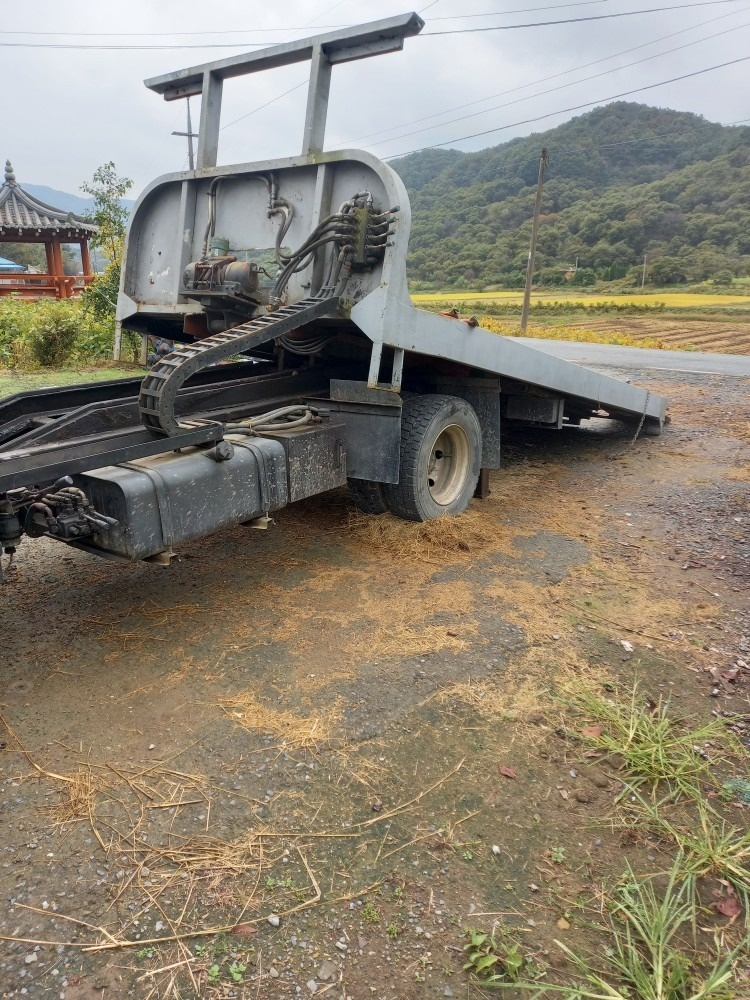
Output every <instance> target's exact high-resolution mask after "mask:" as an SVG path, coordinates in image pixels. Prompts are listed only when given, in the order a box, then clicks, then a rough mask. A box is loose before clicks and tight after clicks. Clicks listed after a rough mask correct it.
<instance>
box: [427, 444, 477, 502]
mask: <svg viewBox="0 0 750 1000" xmlns="http://www.w3.org/2000/svg"><path fill="white" fill-rule="evenodd" d="M470 454H471V450H470V448H469V439H468V437H467V436H466V431H465V430H464V429H463V427H461V426H459V424H450V425H449V426H448V427H444V428H443V429H442V430H441V431H440V433H439V434H438V436H437V438H436V439H435V442H434V444H433V445H432V448H431V449H430V460H429V463H428V465H427V485H428V488H429V491H430V496H431V497H432V499H433V501H434V502H435V503H436V504H438V505H439V506H441V507H447V506H448V505H449V504H452V503H453V502H454V500H457V499H458V497H459V496H460V495H461V492H462V491H463V488H464V485H465V484H466V478H467V476H468V474H469V465H470Z"/></svg>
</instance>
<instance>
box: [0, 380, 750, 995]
mask: <svg viewBox="0 0 750 1000" xmlns="http://www.w3.org/2000/svg"><path fill="white" fill-rule="evenodd" d="M627 377H631V378H633V381H641V382H648V384H649V385H651V386H652V387H654V388H655V389H657V390H658V391H661V392H664V393H665V394H666V395H668V396H669V398H670V400H671V406H670V412H671V417H672V423H671V424H670V426H669V427H668V428H667V429H666V431H665V433H664V434H663V436H662V437H660V438H641V439H639V440H638V441H637V442H636V443H635V444H632V443H631V439H632V436H633V429H632V428H627V427H625V426H623V425H621V424H608V423H606V422H604V421H601V422H597V425H596V426H593V427H589V428H587V429H583V428H581V429H573V428H571V429H567V430H565V431H564V432H561V433H559V434H555V433H547V432H541V431H540V432H536V431H528V432H524V433H516V434H514V435H513V437H510V436H509V437H508V438H507V439H506V465H505V468H504V469H503V470H502V471H499V472H496V473H494V474H493V476H492V495H491V497H490V498H489V499H488V500H486V501H482V502H480V501H474V503H473V504H472V507H471V510H470V512H469V513H468V514H467V515H465V516H464V517H463V518H461V519H459V520H458V521H456V522H451V523H450V524H449V523H447V522H445V523H440V524H438V525H435V524H433V525H427V526H421V527H419V526H415V525H409V524H405V523H403V522H398V521H395V520H393V519H391V518H389V517H385V518H367V517H364V516H362V515H357V514H356V513H355V512H354V510H353V507H352V505H351V503H350V501H349V499H348V495H347V494H346V493H345V492H341V493H335V494H329V495H326V496H324V497H321V498H318V499H316V500H315V501H314V502H305V503H301V504H298V505H296V506H295V507H291V508H289V509H287V510H285V511H282V512H281V513H280V515H279V517H278V523H277V525H276V526H275V527H274V528H273V529H272V530H269V531H267V532H261V531H254V530H248V529H245V528H238V529H236V530H233V531H228V532H225V533H224V534H221V535H219V536H216V537H213V538H211V539H207V540H205V541H203V542H201V543H199V544H196V545H194V546H192V547H190V548H189V549H187V550H185V551H184V552H183V553H182V559H181V560H180V561H179V562H177V563H175V564H174V565H173V566H172V567H170V568H169V569H163V568H159V567H155V566H152V565H146V564H142V565H134V566H123V565H120V564H116V563H110V562H106V561H99V560H96V559H95V558H93V557H89V556H87V555H85V554H82V553H78V552H76V551H73V550H65V549H62V548H61V547H59V545H57V544H55V543H46V542H41V543H32V542H28V543H25V545H24V547H23V549H22V550H21V551H20V553H19V558H18V564H17V568H16V570H15V571H14V573H13V574H12V576H11V578H10V582H8V583H7V584H6V585H5V586H4V588H3V590H2V592H1V593H0V600H2V612H1V614H2V630H1V633H2V635H1V639H0V643H1V646H2V655H1V660H2V664H3V674H2V679H1V680H0V703H2V704H1V707H0V714H1V715H2V720H3V722H2V724H0V746H1V747H2V750H0V777H1V778H2V783H1V786H0V791H1V792H2V799H1V800H0V802H1V810H2V811H1V813H0V815H1V816H2V827H1V828H2V833H3V836H2V841H1V842H0V935H2V940H0V996H2V997H17V996H21V995H24V996H30V997H38V998H42V997H44V998H52V997H54V998H58V997H60V998H62V997H65V998H66V1000H90V998H93V997H104V998H106V1000H115V998H123V997H134V998H146V997H152V998H156V997H190V996H201V997H204V996H205V997H217V998H218V997H222V998H224V997H226V998H229V997H245V998H251V997H252V998H254V997H273V998H275V997H298V996H302V997H310V996H313V995H315V996H328V997H329V998H330V1000H334V998H336V1000H339V998H346V997H351V998H352V1000H364V998H368V1000H369V998H372V1000H412V998H414V1000H416V998H427V997H450V996H456V997H467V996H477V995H480V990H479V988H478V987H475V986H472V985H470V984H469V981H468V979H467V973H466V972H464V971H463V968H462V967H463V964H464V961H465V953H464V945H465V944H466V941H467V939H466V937H465V934H464V929H465V928H467V927H471V928H475V929H477V930H485V931H490V930H492V928H493V926H494V927H495V932H496V934H497V935H499V936H500V937H502V938H503V939H504V940H505V939H507V940H508V941H513V942H515V943H517V944H518V945H519V947H520V950H521V953H522V954H523V955H524V957H525V959H526V960H527V963H530V964H527V968H528V969H531V970H532V971H534V973H535V974H538V973H539V971H540V970H543V969H544V968H545V967H547V968H548V972H547V975H548V976H552V977H554V976H559V975H562V977H563V978H564V977H565V975H566V969H565V959H564V957H563V954H562V952H561V951H560V949H559V948H558V946H557V945H556V944H555V943H554V941H555V939H558V940H562V941H563V942H564V943H565V944H566V945H567V946H568V947H570V948H572V949H573V950H575V951H578V952H584V953H588V954H601V953H602V951H603V948H604V947H605V946H606V944H607V937H606V933H605V927H606V921H605V919H604V916H605V910H606V900H607V895H608V892H609V889H610V887H611V886H612V885H613V884H614V883H615V882H616V881H617V880H618V879H619V878H620V877H621V876H622V874H623V872H624V871H625V868H626V865H627V864H629V865H631V866H632V868H633V869H634V870H635V871H636V872H638V873H650V872H654V871H659V870H664V869H667V868H669V865H670V864H671V859H672V856H673V852H670V850H669V847H668V845H667V844H666V843H665V842H663V841H662V840H660V839H659V838H658V837H656V836H652V835H650V834H649V832H648V830H647V829H639V827H638V824H632V823H631V824H630V825H628V824H625V825H623V821H622V818H621V813H620V807H618V806H617V804H616V799H617V796H618V793H619V792H620V791H621V790H622V784H621V781H620V779H619V772H618V770H617V767H618V763H619V762H618V760H617V759H615V760H614V761H611V760H610V761H606V760H603V759H601V756H600V754H599V753H598V752H597V750H596V747H595V746H594V747H593V748H592V745H591V742H588V743H587V742H586V737H589V738H590V739H594V740H595V738H596V736H597V733H598V732H600V731H601V722H600V721H598V720H597V719H596V718H591V717H589V716H588V715H587V713H586V711H585V709H583V708H581V706H580V704H579V703H578V702H577V701H576V698H577V697H578V696H579V695H580V694H581V693H582V692H591V693H593V694H595V695H597V696H604V697H605V698H611V699H620V701H622V702H623V703H626V702H628V701H629V699H630V698H631V697H632V696H633V685H634V681H635V679H636V678H637V679H638V680H639V683H640V688H639V689H638V692H637V694H636V698H637V699H638V700H639V701H638V703H639V705H640V704H642V705H643V711H647V710H648V708H647V707H646V706H647V705H648V703H649V699H651V704H652V706H653V704H654V703H658V701H659V699H660V698H669V699H671V708H670V710H674V711H675V712H676V713H677V714H680V715H683V714H686V715H690V716H693V717H694V718H695V719H696V720H697V722H698V723H700V722H705V721H708V720H711V719H715V718H717V717H719V718H720V719H722V720H723V721H724V722H725V724H726V730H727V733H728V734H729V733H730V731H731V732H732V733H733V736H734V738H735V739H736V740H740V741H741V740H742V739H743V738H746V736H747V733H748V732H750V730H746V729H745V720H747V719H748V718H749V716H748V712H749V708H748V691H750V601H749V599H748V593H749V589H748V588H749V585H750V541H749V538H748V529H749V527H750V509H749V506H748V499H747V498H748V485H749V483H750V473H749V471H748V465H749V456H750V409H749V408H748V403H747V399H748V397H747V392H748V382H747V380H744V379H739V378H731V379H729V378H728V379H722V378H717V377H705V376H688V375H674V376H670V377H666V376H664V375H663V374H660V375H659V376H658V379H655V378H654V376H653V375H649V374H648V373H637V374H634V373H633V372H628V373H627ZM728 738H729V735H728ZM698 749H699V750H700V753H701V754H704V755H708V757H709V758H710V760H711V767H710V769H709V772H710V773H711V774H712V775H713V776H714V777H715V779H716V780H717V781H719V780H721V779H723V778H725V777H726V776H727V775H730V774H734V775H736V776H737V775H738V776H742V775H743V773H744V771H743V768H744V769H746V766H747V765H746V761H742V759H741V758H740V759H738V758H737V756H736V754H735V755H734V756H732V755H730V757H729V758H728V759H724V755H723V754H722V747H721V739H714V740H713V743H711V745H709V746H707V747H700V748H698ZM746 776H747V775H746ZM707 794H709V793H707ZM713 801H715V802H718V801H719V800H718V798H715V799H714V800H713ZM721 808H722V809H723V810H724V815H725V816H726V819H727V822H728V823H730V825H734V826H739V827H741V828H742V829H747V818H748V813H747V808H746V807H743V806H742V805H740V804H738V803H731V802H727V803H724V804H722V807H721ZM705 891H706V893H707V894H708V896H707V898H709V899H710V898H711V893H712V892H714V893H715V898H724V897H723V896H722V895H721V894H722V893H723V892H724V888H723V887H722V885H721V883H720V882H719V881H718V880H715V881H714V882H711V881H707V883H706V886H705ZM743 919H744V918H743V917H742V916H741V917H740V918H739V919H736V915H735V917H734V918H733V917H732V910H731V907H723V909H722V908H721V907H719V908H716V907H714V908H713V909H712V908H711V906H709V905H707V906H706V909H705V910H704V911H703V912H702V913H701V917H700V920H699V923H698V927H697V930H696V934H697V935H698V939H699V940H698V948H699V950H700V948H701V947H703V948H705V952H706V954H707V955H708V953H709V952H710V951H711V949H712V948H713V944H712V942H713V940H714V935H717V934H718V935H719V936H720V940H721V942H722V947H726V948H727V949H728V948H730V947H731V946H733V944H735V943H736V942H737V940H738V935H741V933H742V931H741V928H742V925H743ZM743 963H744V964H743ZM747 975H748V969H747V962H746V961H744V960H743V959H739V960H738V962H737V963H736V964H735V970H734V973H733V976H734V981H735V984H736V985H735V986H734V987H733V989H734V990H735V993H734V994H733V995H735V996H737V997H740V996H747V995H750V981H748V980H747V979H746V978H745V977H746V976H747ZM743 983H744V985H743ZM550 995H552V994H550Z"/></svg>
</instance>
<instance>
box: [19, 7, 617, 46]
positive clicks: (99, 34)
mask: <svg viewBox="0 0 750 1000" xmlns="http://www.w3.org/2000/svg"><path fill="white" fill-rule="evenodd" d="M345 2H346V0H341V2H340V3H337V4H334V5H333V7H329V8H328V10H327V11H326V10H324V11H323V13H322V14H319V15H318V16H319V17H323V15H324V14H327V13H330V11H332V10H334V9H335V8H336V7H340V6H341V5H342V4H343V3H345ZM438 2H439V0H435V3H438ZM610 2H611V0H574V2H572V3H570V2H569V3H560V4H549V5H546V6H544V7H519V8H516V9H515V10H503V11H488V12H487V13H486V14H451V15H449V16H444V17H436V18H431V19H430V20H434V21H463V20H468V19H470V18H475V17H505V16H506V15H507V14H530V13H533V12H534V11H536V10H562V9H564V8H566V7H588V6H591V5H592V4H600V3H610ZM432 6H434V4H428V6H427V7H424V8H423V9H422V10H421V11H420V12H419V13H420V14H422V13H424V11H425V10H427V9H428V8H429V7H432ZM316 20H317V18H313V19H312V20H311V21H308V22H307V23H306V24H302V25H299V26H296V27H290V26H289V25H286V24H284V25H277V26H276V27H274V28H235V29H228V28H227V29H216V28H211V29H207V30H205V31H19V30H9V31H6V30H2V31H0V35H29V36H40V37H45V36H46V37H50V36H58V37H60V38H176V37H180V38H183V37H189V36H191V35H199V36H200V37H205V36H206V35H247V34H256V35H257V34H267V33H273V32H278V31H284V32H286V31H306V30H307V29H308V28H310V27H311V26H312V24H313V22H314V21H316ZM317 27H318V28H326V29H328V28H330V29H336V28H350V27H352V25H351V24H319V25H317ZM238 44H242V43H240V42H238Z"/></svg>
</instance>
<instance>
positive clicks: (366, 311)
mask: <svg viewBox="0 0 750 1000" xmlns="http://www.w3.org/2000/svg"><path fill="white" fill-rule="evenodd" d="M351 318H352V320H353V321H354V322H355V323H356V324H357V326H358V327H359V328H360V329H361V330H362V331H363V332H364V333H366V334H367V336H368V337H370V339H371V340H373V342H375V343H376V344H377V343H381V344H383V345H384V346H388V347H393V348H396V349H403V350H404V351H408V352H413V353H415V354H422V355H429V356H430V357H438V358H444V359H445V360H447V361H453V362H456V363H458V364H461V365H466V366H467V367H469V368H474V369H479V370H480V371H483V372H486V373H488V374H491V375H497V376H499V377H500V378H502V379H504V380H510V381H512V382H514V383H518V384H519V385H521V386H524V387H526V388H531V389H536V390H539V391H540V392H541V393H543V394H545V395H549V396H555V397H558V398H564V399H566V400H569V401H570V402H571V403H573V402H575V404H576V406H577V407H579V408H580V407H581V406H583V407H585V408H586V409H590V410H591V411H594V410H604V411H606V412H607V413H608V414H609V415H610V416H612V417H617V418H620V419H623V420H628V421H631V422H636V423H637V422H639V421H640V420H641V419H643V420H644V422H645V423H646V424H647V426H648V431H649V433H652V434H654V433H656V434H658V433H659V432H660V431H661V428H662V426H663V424H664V418H665V415H666V410H667V401H666V399H665V398H664V397H663V396H660V395H659V394H658V393H655V392H651V391H650V390H648V389H641V388H640V387H639V386H635V385H630V384H629V383H628V382H625V381H622V380H620V379H617V378H613V377H612V376H611V375H603V374H601V373H600V372H597V371H593V370H592V369H590V368H585V367H583V366H582V365H578V364H575V363H574V362H572V361H564V360H562V359H561V358H556V357H553V356H552V355H551V354H547V353H545V352H544V351H542V350H537V349H536V348H534V347H530V346H529V345H528V344H526V343H521V342H520V341H519V340H517V339H516V338H514V337H507V336H502V335H501V334H496V333H491V332H490V331H489V330H484V329H483V328H482V327H480V326H470V325H469V324H468V323H466V322H465V321H463V320H459V319H452V318H450V317H447V316H440V315H438V314H436V313H430V312H426V311H425V310H423V309H417V308H415V306H414V305H413V304H412V303H411V301H410V300H408V299H406V298H405V297H404V298H401V297H398V298H397V297H396V296H394V295H392V294H391V293H389V292H388V291H387V290H386V289H384V288H378V289H376V290H375V291H373V292H371V294H370V295H368V296H367V297H366V298H365V299H363V300H362V301H361V302H358V303H357V304H356V305H355V306H354V308H353V309H352V312H351Z"/></svg>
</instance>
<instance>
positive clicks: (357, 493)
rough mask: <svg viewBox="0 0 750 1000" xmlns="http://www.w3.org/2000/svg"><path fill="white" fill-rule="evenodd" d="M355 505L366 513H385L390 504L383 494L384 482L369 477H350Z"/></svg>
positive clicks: (350, 486)
mask: <svg viewBox="0 0 750 1000" xmlns="http://www.w3.org/2000/svg"><path fill="white" fill-rule="evenodd" d="M347 483H348V486H349V492H350V493H351V495H352V500H353V501H354V506H355V507H356V508H357V510H361V511H363V512H364V513H365V514H385V513H386V511H387V510H388V504H387V503H386V502H385V497H384V496H383V484H382V483H374V482H371V481H370V480H369V479H348V480H347Z"/></svg>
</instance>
